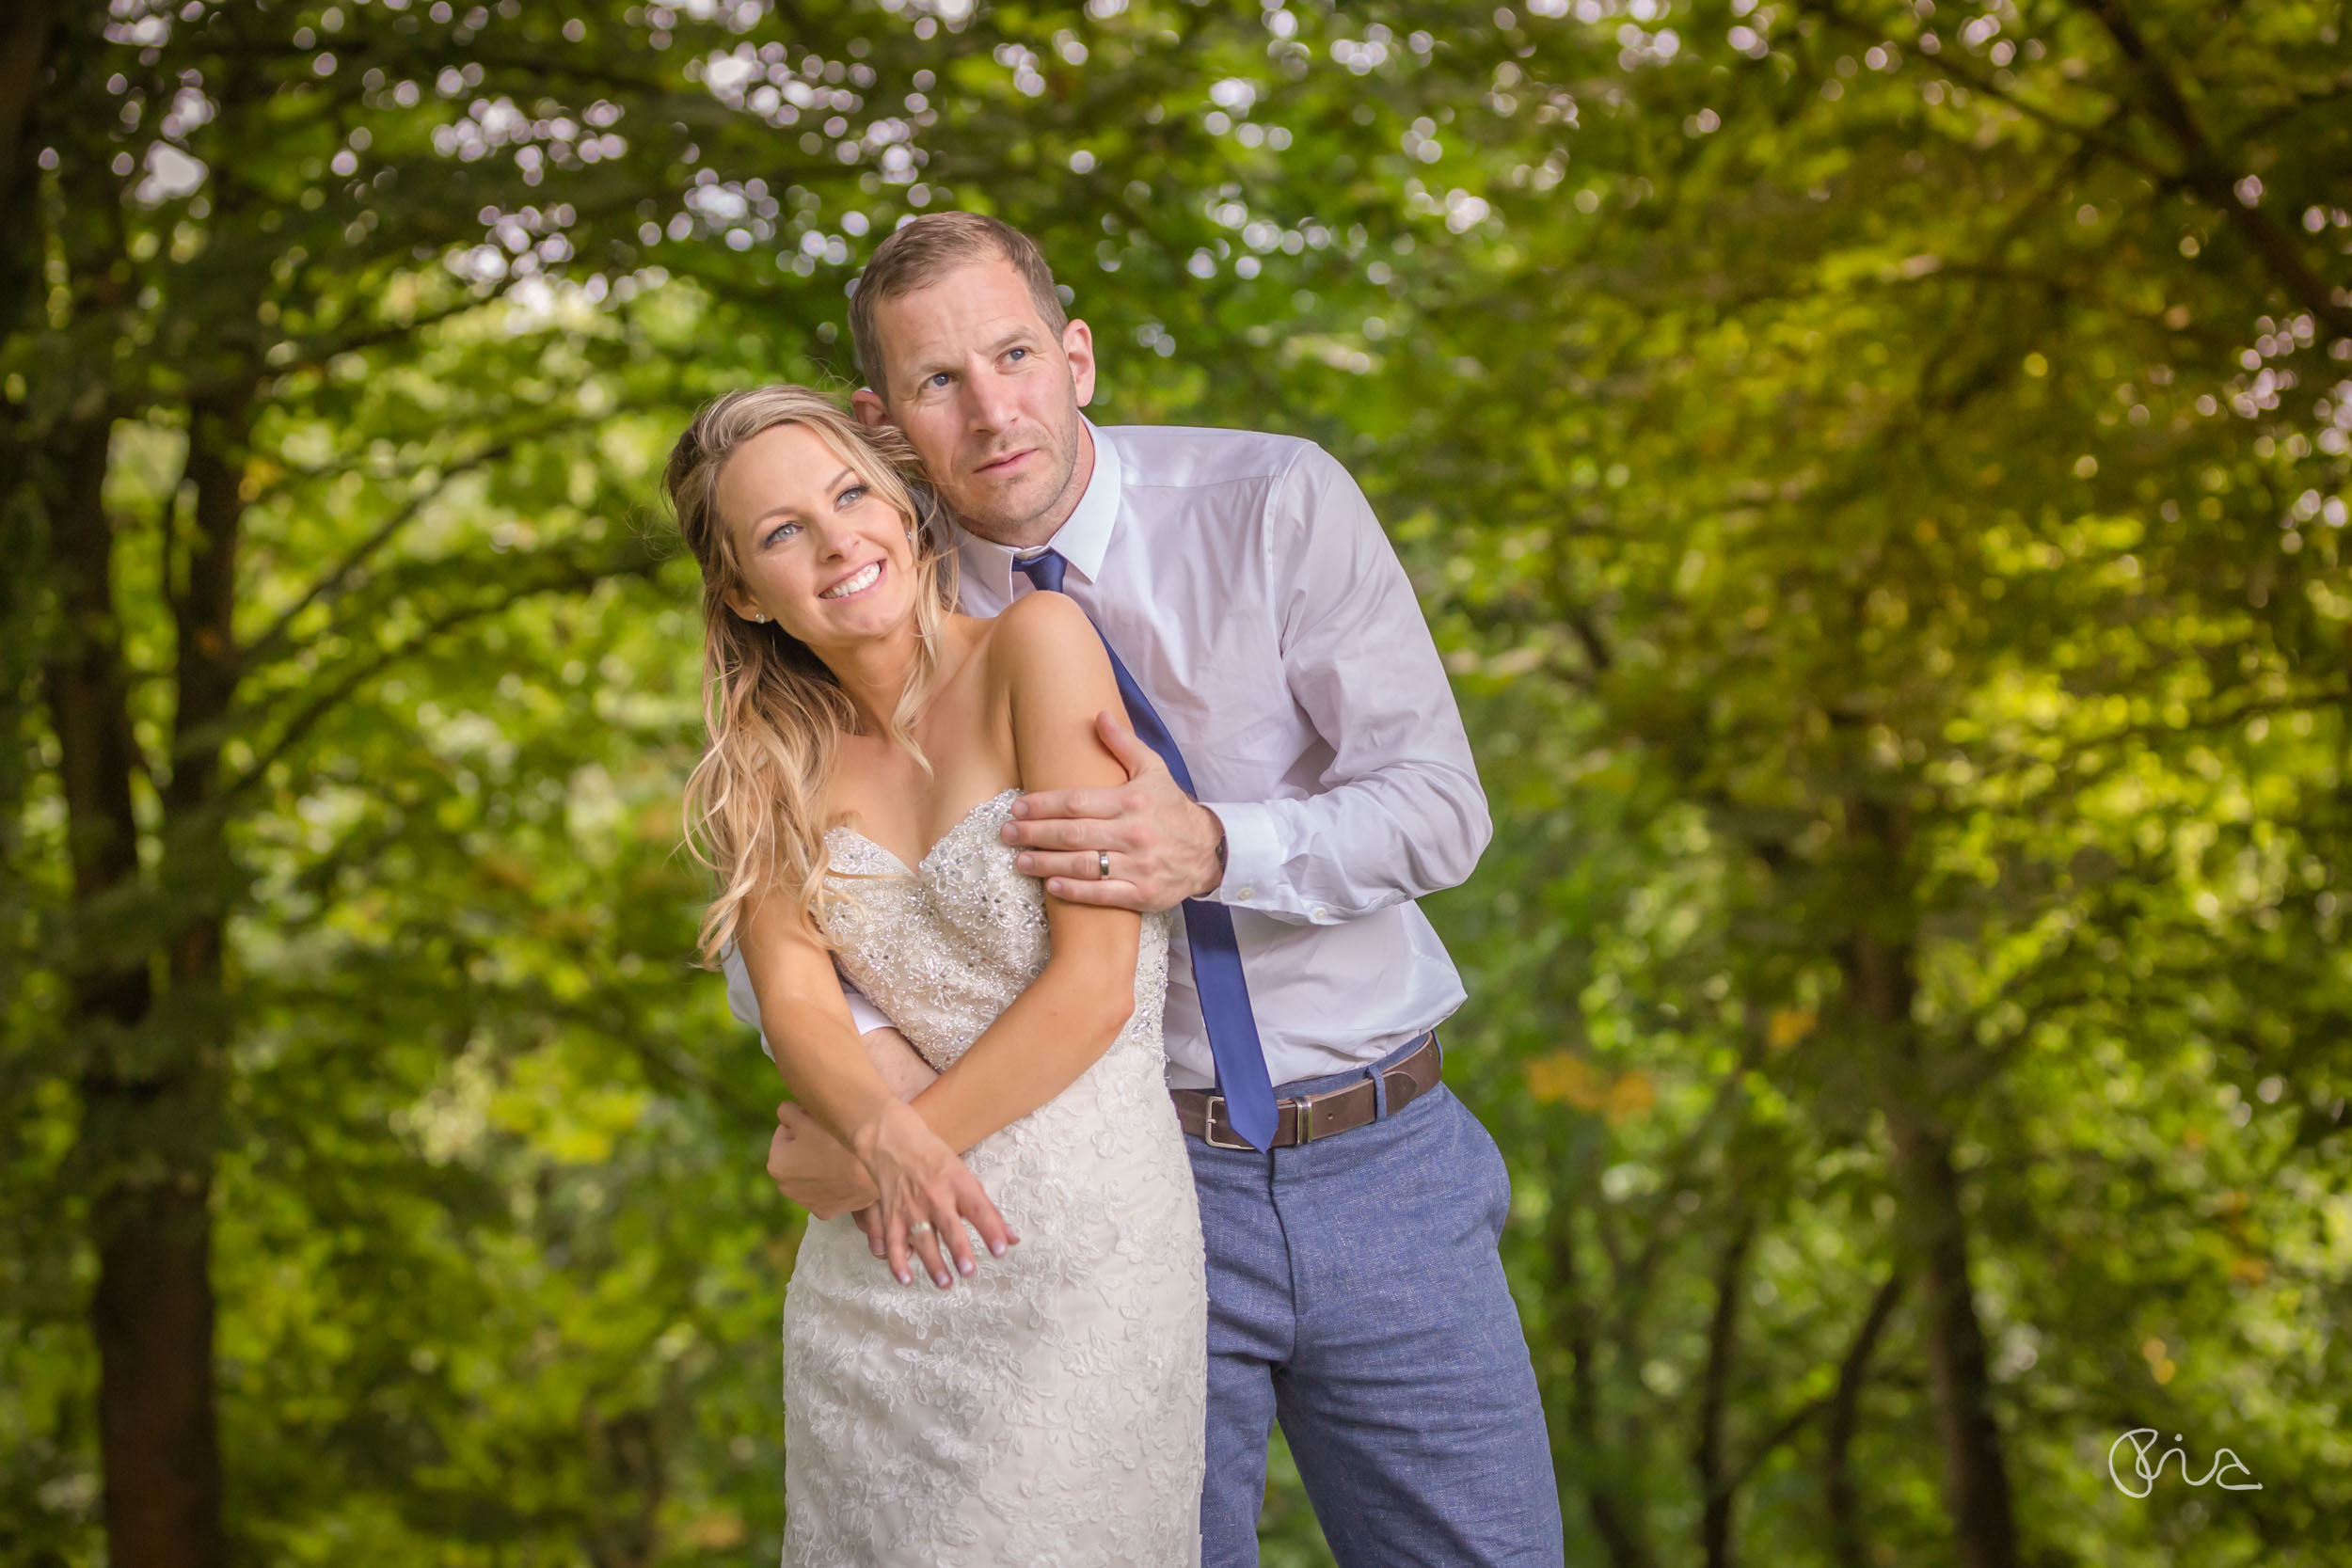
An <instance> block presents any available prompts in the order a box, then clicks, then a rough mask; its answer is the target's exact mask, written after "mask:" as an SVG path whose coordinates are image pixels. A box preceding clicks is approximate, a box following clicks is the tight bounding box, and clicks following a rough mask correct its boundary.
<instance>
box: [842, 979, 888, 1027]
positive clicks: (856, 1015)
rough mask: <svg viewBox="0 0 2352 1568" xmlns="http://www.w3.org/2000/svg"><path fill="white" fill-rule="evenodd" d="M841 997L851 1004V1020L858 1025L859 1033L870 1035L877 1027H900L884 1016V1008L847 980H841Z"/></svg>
mask: <svg viewBox="0 0 2352 1568" xmlns="http://www.w3.org/2000/svg"><path fill="white" fill-rule="evenodd" d="M841 997H842V1000H843V1001H845V1002H847V1003H849V1005H850V1023H852V1024H853V1025H855V1026H856V1028H857V1032H858V1033H859V1034H861V1035H870V1034H872V1033H873V1032H874V1031H875V1030H877V1029H895V1028H897V1027H898V1025H897V1024H895V1023H893V1022H890V1020H888V1019H886V1018H884V1017H883V1016H882V1009H881V1008H880V1007H877V1006H874V1005H873V1004H872V1003H871V1002H868V1001H866V993H865V992H864V991H862V990H858V989H857V988H856V987H855V986H853V985H851V984H850V982H849V981H847V980H844V981H842V982H841Z"/></svg>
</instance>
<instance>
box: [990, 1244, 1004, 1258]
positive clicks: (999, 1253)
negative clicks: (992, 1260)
mask: <svg viewBox="0 0 2352 1568" xmlns="http://www.w3.org/2000/svg"><path fill="white" fill-rule="evenodd" d="M988 1250H989V1251H990V1252H991V1253H993V1255H994V1256H996V1257H998V1258H1002V1257H1003V1256H1004V1255H1005V1243H1002V1242H991V1243H988Z"/></svg>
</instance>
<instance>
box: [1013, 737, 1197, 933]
mask: <svg viewBox="0 0 2352 1568" xmlns="http://www.w3.org/2000/svg"><path fill="white" fill-rule="evenodd" d="M1094 731H1095V734H1097V735H1098V736H1101V737H1102V740H1103V744H1104V746H1105V747H1107V748H1108V749H1109V751H1110V753H1111V755H1113V756H1115V757H1117V758H1118V759H1119V761H1120V765H1121V766H1122V767H1124V768H1126V769H1127V782H1126V783H1125V784H1120V785H1118V786H1116V787H1114V788H1108V789H1103V788H1095V789H1046V790H1040V791H1039V792H1038V793H1037V794H1035V795H1025V796H1023V797H1022V798H1021V799H1020V800H1015V801H1014V802H1013V803H1012V817H1013V819H1012V820H1011V821H1010V822H1008V823H1006V824H1005V842H1006V843H1008V844H1011V845H1017V846H1019V847H1021V848H1022V849H1023V850H1025V853H1024V854H1022V855H1021V856H1020V857H1019V859H1018V861H1017V864H1018V865H1019V866H1020V868H1021V870H1023V871H1024V872H1025V873H1027V874H1028V875H1029V876H1032V877H1042V878H1044V879H1045V891H1046V892H1047V893H1049V894H1051V895H1054V896H1055V897H1057V898H1061V899H1066V900H1068V901H1069V902H1071V903H1073V904H1107V905H1110V906H1111V907H1113V908H1115V909H1121V910H1135V911H1138V912H1140V913H1144V914H1150V913H1152V912H1154V911H1159V910H1172V909H1174V908H1175V907H1176V906H1177V905H1179V904H1181V903H1183V902H1184V900H1185V899H1187V898H1199V897H1202V896H1204V895H1208V894H1210V893H1214V892H1215V891H1216V887H1217V884H1218V883H1219V882H1221V881H1223V880H1224V879H1225V871H1224V866H1223V865H1222V864H1221V863H1219V862H1218V860H1217V847H1218V846H1219V845H1221V844H1223V843H1224V842H1225V826H1224V824H1223V823H1221V822H1219V821H1218V820H1217V819H1216V813H1215V812H1212V811H1210V810H1209V809H1208V808H1207V807H1205V806H1203V805H1200V803H1198V802H1197V801H1195V800H1193V799H1192V797H1190V796H1189V795H1186V794H1185V793H1184V791H1183V790H1182V789H1180V788H1178V787H1177V785H1176V781H1175V779H1174V778H1172V777H1170V776H1169V774H1168V765H1167V764H1166V763H1164V762H1162V761H1161V760H1160V759H1159V755H1158V753H1157V752H1153V751H1152V748H1151V747H1149V746H1146V745H1145V744H1144V743H1143V742H1142V741H1140V740H1137V739H1136V735H1135V732H1134V731H1133V730H1131V729H1129V728H1128V727H1127V722H1126V721H1125V720H1124V719H1122V718H1120V716H1119V715H1117V714H1112V713H1098V714H1096V715H1095V716H1094ZM1105 853H1107V854H1108V855H1109V856H1110V875H1109V876H1108V877H1104V875H1103V861H1102V856H1103V855H1104V854H1105Z"/></svg>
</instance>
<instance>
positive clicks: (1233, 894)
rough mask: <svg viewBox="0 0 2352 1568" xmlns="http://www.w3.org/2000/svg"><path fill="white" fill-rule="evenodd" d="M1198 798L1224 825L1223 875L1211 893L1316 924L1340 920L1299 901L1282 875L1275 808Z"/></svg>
mask: <svg viewBox="0 0 2352 1568" xmlns="http://www.w3.org/2000/svg"><path fill="white" fill-rule="evenodd" d="M1200 804H1201V805H1202V806H1203V807H1204V808H1205V809H1207V810H1208V811H1210V812H1213V813H1215V814H1216V819H1217V820H1218V821H1219V822H1221V823H1223V824H1224V825H1225V879H1224V880H1223V881H1222V882H1219V883H1218V884H1217V887H1216V892H1215V893H1213V894H1211V895H1210V897H1211V898H1213V899H1214V900H1216V902H1217V903H1220V904H1231V905H1232V906H1233V907H1234V908H1236V909H1244V910H1256V911H1258V912H1259V913H1261V914H1273V915H1282V916H1286V917H1288V918H1290V919H1293V920H1297V919H1302V918H1303V919H1306V920H1310V921H1312V922H1313V923H1314V924H1316V925H1318V926H1328V925H1337V924H1338V918H1337V917H1336V916H1334V915H1332V914H1331V913H1330V912H1329V911H1326V910H1323V909H1321V908H1314V909H1309V908H1306V907H1303V906H1301V905H1300V904H1299V902H1298V900H1297V899H1296V898H1295V896H1293V895H1292V893H1291V891H1290V890H1289V889H1287V888H1285V887H1283V886H1282V885H1281V884H1280V882H1279V876H1280V874H1281V870H1282V858H1283V857H1282V835H1281V832H1280V831H1279V829H1277V828H1276V827H1275V824H1274V813H1273V812H1272V811H1270V810H1268V809H1267V808H1266V807H1264V806H1263V805H1217V804H1214V803H1212V802H1210V801H1207V800H1203V801H1201V802H1200Z"/></svg>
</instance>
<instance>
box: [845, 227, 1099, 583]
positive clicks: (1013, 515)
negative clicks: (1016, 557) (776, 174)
mask: <svg viewBox="0 0 2352 1568" xmlns="http://www.w3.org/2000/svg"><path fill="white" fill-rule="evenodd" d="M874 329H875V337H876V338H877V339H878V340H879V341H880V344H881V348H882V358H883V361H884V365H885V373H886V375H887V377H888V380H889V386H888V387H887V388H877V389H875V390H874V391H861V392H859V393H858V394H857V399H856V406H857V411H858V415H859V417H860V418H861V419H863V420H866V422H867V423H868V424H878V423H881V422H882V420H888V421H889V422H891V423H892V424H895V425H897V426H898V428H899V429H900V430H902V431H904V432H905V433H906V435H907V438H908V439H909V440H910V441H912V442H914V450H915V451H917V452H918V453H920V454H921V456H922V459H923V467H924V468H925V469H926V470H927V471H928V472H929V474H930V480H931V483H933V484H934V485H936V486H937V487H938V490H939V495H940V499H942V500H944V501H946V503H947V506H948V509H949V510H950V511H952V512H953V513H954V514H955V515H956V518H957V520H958V521H960V522H961V523H962V524H963V526H964V527H966V528H968V529H970V530H971V531H973V532H974V533H977V534H978V535H979V536H980V537H981V538H983V539H989V540H993V541H994V542H996V543H997V544H1000V545H1009V546H1015V547H1021V546H1030V545H1041V544H1043V543H1045V541H1046V540H1047V539H1049V538H1051V537H1052V536H1053V533H1054V531H1055V530H1056V529H1057V528H1059V527H1060V526H1061V523H1062V520H1063V519H1064V518H1066V517H1068V516H1069V515H1070V514H1071V512H1072V511H1073V509H1074V508H1075V507H1076V506H1077V504H1078V497H1079V495H1080V494H1081V493H1083V492H1084V490H1085V488H1086V476H1085V474H1084V473H1082V472H1081V467H1080V464H1079V456H1080V452H1081V448H1082V445H1083V443H1084V440H1085V433H1084V431H1083V429H1082V427H1081V425H1080V422H1079V419H1078V410H1079V409H1080V408H1082V407H1084V406H1085V405H1086V404H1087V402H1088V401H1089V399H1091V398H1092V397H1093V396H1094V339H1093V335H1092V334H1091V333H1090V332H1089V330H1088V328H1087V325H1086V323H1084V322H1080V321H1073V322H1072V323H1070V324H1069V325H1067V326H1066V327H1064V328H1063V329H1062V331H1061V332H1060V333H1059V335H1058V336H1057V335H1056V334H1055V333H1053V332H1051V331H1049V330H1048V329H1047V327H1046V325H1045V323H1044V321H1043V320H1042V319H1041V318H1040V317H1039V315H1038V312H1037V306H1036V304H1035V303H1034V302H1033V301H1031V299H1030V298H1029V291H1028V288H1027V286H1026V285H1025V284H1024V283H1023V282H1022V279H1021V275H1020V274H1019V273H1018V272H1016V271H1015V270H1014V269H1013V266H1012V263H1011V262H1009V261H1004V260H1002V259H999V258H991V259H989V260H987V261H974V262H971V263H968V264H967V265H964V266H961V267H958V268H957V269H956V270H954V271H953V272H950V273H947V274H946V275H945V276H943V277H940V278H938V279H937V280H936V281H934V282H932V283H930V284H927V285H925V286H924V287H922V288H919V289H915V290H913V291H911V292H909V293H905V294H901V295H899V296H898V298H896V299H887V300H883V301H882V302H881V303H880V304H879V305H877V306H876V307H875V309H874ZM876 391H886V392H887V394H888V395H887V399H886V401H885V399H883V398H882V397H878V396H876V395H875V392H876Z"/></svg>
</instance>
